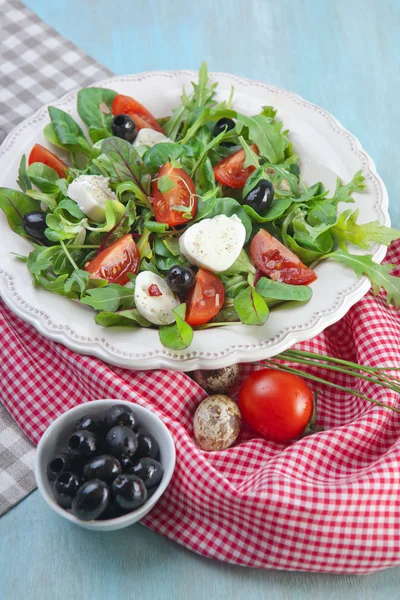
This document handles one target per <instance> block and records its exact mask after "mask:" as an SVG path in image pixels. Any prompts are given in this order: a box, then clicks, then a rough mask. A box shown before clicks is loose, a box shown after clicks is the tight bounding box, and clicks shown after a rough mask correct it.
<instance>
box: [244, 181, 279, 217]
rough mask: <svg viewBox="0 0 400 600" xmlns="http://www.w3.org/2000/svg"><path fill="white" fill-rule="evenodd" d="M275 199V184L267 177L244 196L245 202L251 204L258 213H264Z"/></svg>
mask: <svg viewBox="0 0 400 600" xmlns="http://www.w3.org/2000/svg"><path fill="white" fill-rule="evenodd" d="M273 199H274V186H273V185H272V183H271V182H270V181H268V180H267V179H261V181H259V182H258V184H257V186H256V187H255V188H253V189H252V190H251V191H250V192H249V193H248V194H247V196H245V197H244V199H243V203H244V204H247V205H248V206H251V208H253V209H254V210H255V211H256V212H257V213H259V214H262V213H264V212H265V211H266V210H267V208H268V207H269V206H270V204H271V202H272V200H273Z"/></svg>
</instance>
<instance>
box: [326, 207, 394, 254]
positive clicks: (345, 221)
mask: <svg viewBox="0 0 400 600" xmlns="http://www.w3.org/2000/svg"><path fill="white" fill-rule="evenodd" d="M359 214H360V209H358V208H357V210H355V211H354V212H353V211H352V210H351V209H350V210H345V211H344V212H342V214H341V215H339V219H338V221H337V223H336V225H335V226H334V227H333V229H332V232H333V234H334V235H335V236H336V237H337V239H338V240H339V245H340V247H341V249H342V250H346V244H347V243H348V242H349V243H351V244H354V245H355V246H358V247H359V248H363V249H368V248H369V247H370V244H371V243H372V242H377V243H378V244H383V245H384V246H389V244H390V243H391V242H393V241H394V240H397V239H399V238H400V231H398V230H397V229H393V228H392V227H385V226H384V225H381V224H380V223H379V221H371V222H370V223H363V224H360V225H358V224H357V219H358V215H359Z"/></svg>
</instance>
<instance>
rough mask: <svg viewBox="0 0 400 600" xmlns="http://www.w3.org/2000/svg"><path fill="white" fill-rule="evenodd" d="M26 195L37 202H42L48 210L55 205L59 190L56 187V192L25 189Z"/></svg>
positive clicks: (37, 208)
mask: <svg viewBox="0 0 400 600" xmlns="http://www.w3.org/2000/svg"><path fill="white" fill-rule="evenodd" d="M26 195H27V196H29V197H30V198H33V200H37V201H38V202H41V203H42V202H43V204H45V205H46V206H47V208H49V209H50V210H54V209H55V208H56V207H57V198H58V196H59V190H58V188H57V192H55V193H54V194H45V193H44V192H37V191H36V190H26ZM39 208H40V207H39V206H38V204H36V210H39Z"/></svg>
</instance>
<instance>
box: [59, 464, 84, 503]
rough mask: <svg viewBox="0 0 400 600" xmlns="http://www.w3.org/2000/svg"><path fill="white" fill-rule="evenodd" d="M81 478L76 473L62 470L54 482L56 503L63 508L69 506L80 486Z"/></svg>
mask: <svg viewBox="0 0 400 600" xmlns="http://www.w3.org/2000/svg"><path fill="white" fill-rule="evenodd" d="M81 483H82V480H81V478H80V477H78V475H76V473H71V472H70V471H64V473H61V475H59V476H58V477H57V479H56V480H55V482H54V487H53V492H54V497H55V499H56V502H57V504H59V505H60V506H62V507H63V508H71V506H72V500H73V499H74V498H75V496H76V493H77V491H78V490H79V488H80V486H81Z"/></svg>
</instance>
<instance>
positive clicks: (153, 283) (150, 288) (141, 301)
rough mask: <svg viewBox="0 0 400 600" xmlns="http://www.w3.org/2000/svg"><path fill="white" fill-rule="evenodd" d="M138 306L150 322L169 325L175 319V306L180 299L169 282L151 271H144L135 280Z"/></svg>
mask: <svg viewBox="0 0 400 600" xmlns="http://www.w3.org/2000/svg"><path fill="white" fill-rule="evenodd" d="M135 303H136V308H137V309H138V311H139V312H140V314H141V315H142V317H145V318H146V319H147V320H148V321H150V323H154V325H169V324H170V323H173V322H174V321H175V316H174V313H173V312H172V311H173V310H174V308H176V307H177V306H179V300H178V298H177V297H176V296H175V294H174V293H173V292H172V291H171V290H170V288H169V287H168V285H167V283H166V282H165V281H164V279H162V277H160V276H159V275H156V274H155V273H152V272H151V271H143V272H142V273H139V275H138V276H137V277H136V282H135Z"/></svg>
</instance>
